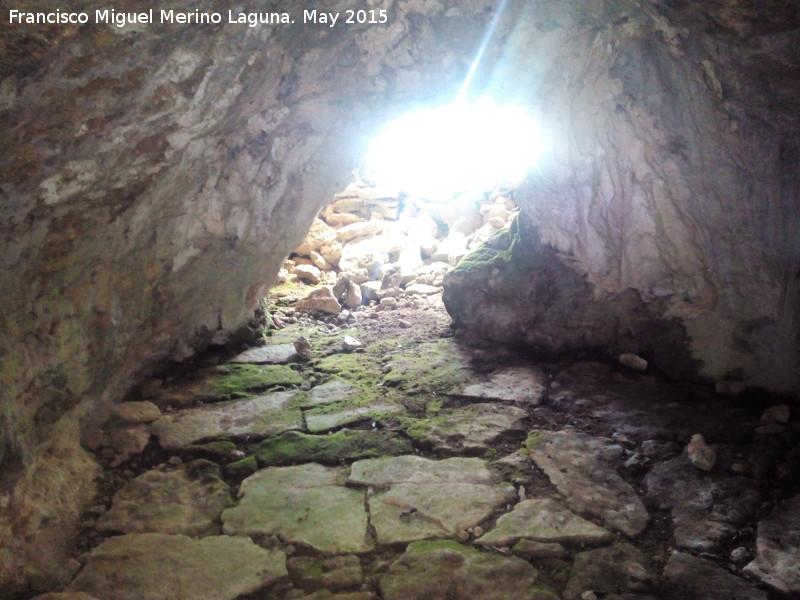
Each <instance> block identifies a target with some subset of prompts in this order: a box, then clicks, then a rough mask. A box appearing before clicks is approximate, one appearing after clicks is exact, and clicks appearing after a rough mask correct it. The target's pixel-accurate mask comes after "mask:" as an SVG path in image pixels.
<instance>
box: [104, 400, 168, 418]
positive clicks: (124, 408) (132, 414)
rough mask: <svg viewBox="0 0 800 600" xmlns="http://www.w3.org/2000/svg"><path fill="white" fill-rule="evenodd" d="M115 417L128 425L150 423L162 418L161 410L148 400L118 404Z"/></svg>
mask: <svg viewBox="0 0 800 600" xmlns="http://www.w3.org/2000/svg"><path fill="white" fill-rule="evenodd" d="M114 415H115V416H116V417H117V418H118V419H120V420H122V421H125V422H126V423H150V422H152V421H155V420H156V419H158V418H159V417H160V416H161V409H160V408H158V407H157V406H156V405H155V404H153V403H152V402H148V401H147V400H145V401H142V402H122V403H120V404H117V406H116V407H115V410H114Z"/></svg>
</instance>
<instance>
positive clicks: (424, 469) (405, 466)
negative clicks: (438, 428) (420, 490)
mask: <svg viewBox="0 0 800 600" xmlns="http://www.w3.org/2000/svg"><path fill="white" fill-rule="evenodd" d="M348 482H349V483H352V484H357V485H370V486H385V485H390V484H393V483H438V484H447V483H475V484H486V485H492V484H496V483H499V482H500V476H499V474H498V473H497V472H496V471H495V470H493V469H492V468H490V467H489V465H488V464H487V463H486V462H485V461H483V460H481V459H479V458H448V459H445V460H430V459H427V458H422V457H421V456H411V455H409V456H396V457H391V458H371V459H367V460H359V461H357V462H354V463H353V465H352V467H351V468H350V477H349V478H348Z"/></svg>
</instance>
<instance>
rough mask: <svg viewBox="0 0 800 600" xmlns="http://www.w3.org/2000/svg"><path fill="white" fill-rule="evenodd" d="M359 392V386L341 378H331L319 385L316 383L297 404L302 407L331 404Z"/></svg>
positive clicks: (356, 394)
mask: <svg viewBox="0 0 800 600" xmlns="http://www.w3.org/2000/svg"><path fill="white" fill-rule="evenodd" d="M360 393H361V388H360V387H358V386H357V385H353V384H352V383H347V382H346V381H343V380H341V379H331V380H330V381H327V382H325V383H322V384H320V385H316V386H314V387H313V388H311V389H310V390H309V391H308V392H306V397H305V398H304V399H302V400H301V401H300V403H299V405H300V406H301V407H302V408H310V407H312V406H321V405H325V404H332V403H334V402H340V401H342V400H347V399H348V398H353V397H355V396H358V395H359V394H360Z"/></svg>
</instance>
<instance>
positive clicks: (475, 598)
mask: <svg viewBox="0 0 800 600" xmlns="http://www.w3.org/2000/svg"><path fill="white" fill-rule="evenodd" d="M536 576H537V573H536V571H535V570H534V569H533V567H531V565H529V564H528V563H527V562H525V561H524V560H521V559H519V558H513V557H504V556H498V555H496V554H488V553H483V552H479V551H478V550H476V549H474V548H470V547H468V546H462V545H461V544H457V543H456V542H453V541H450V540H440V541H432V542H429V541H425V542H415V543H413V544H410V545H409V546H408V548H407V549H406V552H405V554H403V555H402V556H401V557H400V558H398V559H397V560H396V561H395V562H394V563H392V565H391V566H390V567H389V570H388V572H387V573H386V575H384V576H383V577H381V579H380V590H381V595H382V596H383V598H384V599H385V600H430V599H431V598H458V600H528V599H529V598H530V594H531V586H532V584H533V582H534V580H535V579H536Z"/></svg>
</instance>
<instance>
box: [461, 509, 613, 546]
mask: <svg viewBox="0 0 800 600" xmlns="http://www.w3.org/2000/svg"><path fill="white" fill-rule="evenodd" d="M612 538H613V536H612V534H611V533H610V532H609V531H607V530H605V529H603V528H602V527H599V526H597V525H595V524H594V523H592V522H591V521H587V520H586V519H582V518H581V517H579V516H578V515H576V514H575V513H573V512H571V511H569V510H567V509H566V508H564V507H562V506H559V504H558V503H557V502H555V501H554V500H551V499H549V498H542V499H539V498H537V499H532V500H523V501H522V502H520V503H519V504H517V505H516V506H515V507H514V510H512V511H511V512H510V513H507V514H504V515H503V516H501V517H500V518H499V519H498V520H497V525H495V527H494V529H492V530H491V531H489V532H488V533H487V534H486V535H483V536H482V537H480V538H478V539H477V540H475V543H476V544H480V545H484V546H513V545H514V544H515V543H516V542H517V541H519V540H521V539H528V540H534V541H537V542H564V543H569V544H588V545H600V544H604V543H606V542H609V541H611V539H612Z"/></svg>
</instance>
